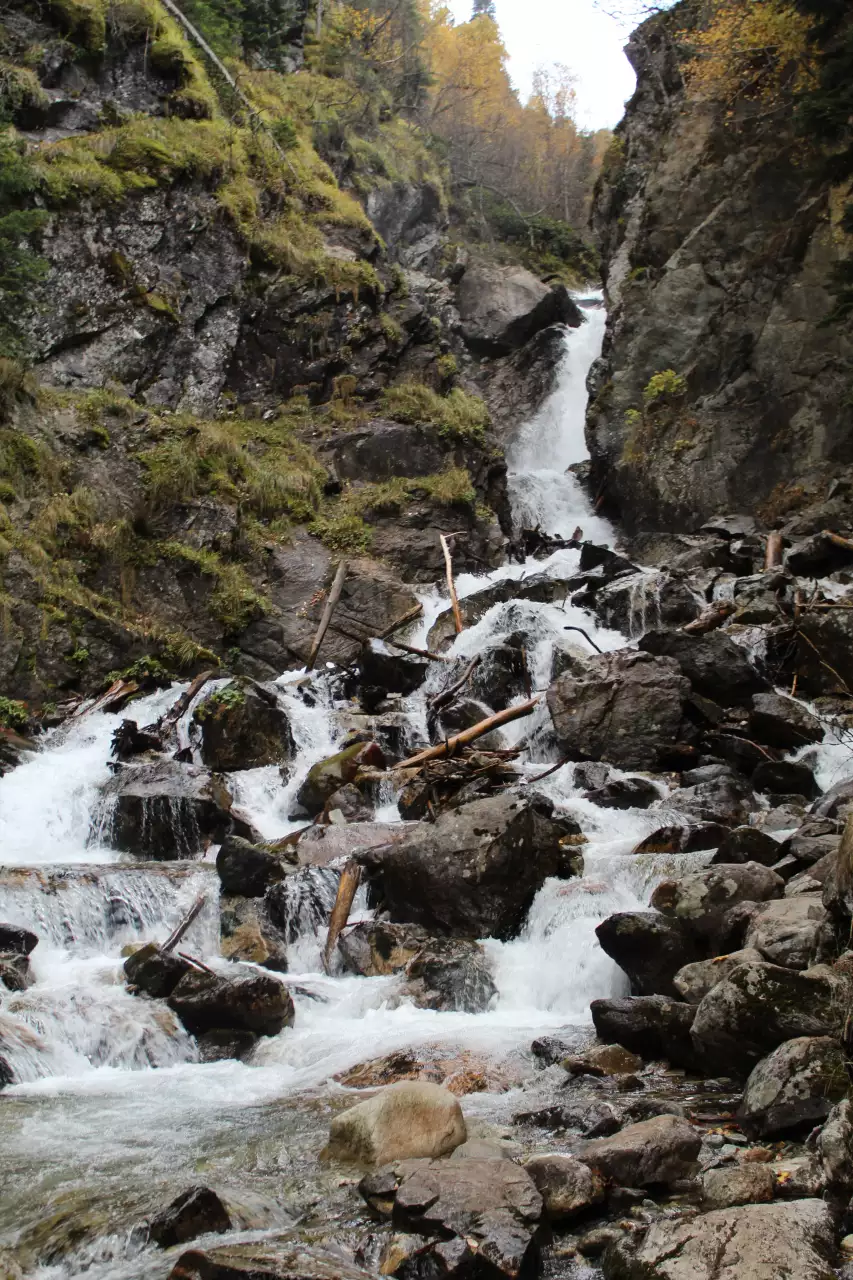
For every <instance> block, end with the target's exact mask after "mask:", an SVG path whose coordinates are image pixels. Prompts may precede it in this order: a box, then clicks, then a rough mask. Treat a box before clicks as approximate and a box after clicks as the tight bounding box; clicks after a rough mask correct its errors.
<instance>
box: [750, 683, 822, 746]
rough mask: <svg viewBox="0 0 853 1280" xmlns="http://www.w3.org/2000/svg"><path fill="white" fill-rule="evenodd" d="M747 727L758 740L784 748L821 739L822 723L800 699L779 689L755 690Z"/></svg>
mask: <svg viewBox="0 0 853 1280" xmlns="http://www.w3.org/2000/svg"><path fill="white" fill-rule="evenodd" d="M749 731H750V733H751V735H752V737H754V738H757V739H758V741H759V742H766V743H768V744H769V745H770V746H771V747H779V748H781V749H782V750H783V751H792V750H794V749H795V748H796V747H804V746H806V745H807V744H808V743H810V742H822V741H823V726H822V725H821V723H820V721H819V720H818V718H817V716H814V715H812V713H811V712H810V711H808V710H807V709H806V708H805V707H804V706H803V704H802V703H801V702H795V701H794V699H793V698H786V697H784V696H783V695H782V694H779V693H757V694H755V695H754V697H753V699H752V710H751V711H750V713H749Z"/></svg>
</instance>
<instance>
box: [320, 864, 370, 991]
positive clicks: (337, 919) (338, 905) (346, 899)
mask: <svg viewBox="0 0 853 1280" xmlns="http://www.w3.org/2000/svg"><path fill="white" fill-rule="evenodd" d="M360 883H361V867H360V866H359V864H358V863H357V862H356V861H355V860H354V859H353V858H350V860H349V861H348V862H347V863H345V864H344V869H343V871H342V872H341V878H340V881H339V883H338V893H337V897H336V898H335V905H334V906H333V907H332V914H331V915H330V916H329V932H328V934H327V935H326V945H325V947H324V949H323V971H324V973H328V972H329V969H330V966H331V963H332V956H333V954H334V951H335V947H336V946H337V945H338V938H339V937H340V936H341V930H342V929H343V928H344V927H345V925H346V922H347V920H349V913H350V911H351V910H352V903H353V899H354V897H355V894H356V890H357V889H358V886H359V884H360Z"/></svg>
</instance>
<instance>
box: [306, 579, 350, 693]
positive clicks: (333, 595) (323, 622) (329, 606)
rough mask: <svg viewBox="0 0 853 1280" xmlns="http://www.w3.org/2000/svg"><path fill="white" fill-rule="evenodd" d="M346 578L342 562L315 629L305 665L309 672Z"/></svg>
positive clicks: (312, 667) (312, 668)
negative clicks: (315, 632)
mask: <svg viewBox="0 0 853 1280" xmlns="http://www.w3.org/2000/svg"><path fill="white" fill-rule="evenodd" d="M346 576H347V562H346V560H342V561H341V563H340V564H339V565H338V571H337V573H336V574H335V580H334V582H333V583H332V589H331V591H330V592H329V598H328V600H327V601H326V607H325V609H324V610H323V616H322V618H321V619H320V625H319V627H318V628H317V634H316V635H315V636H314V642H313V644H312V645H311V652H310V653H309V654H308V662H307V664H306V666H307V668H308V670H309V671H313V670H314V663H315V662H316V661H317V654H318V653H319V652H320V645H321V644H322V643H323V639H324V637H325V635H326V632H327V631H328V630H329V623H330V622H331V621H332V614H333V613H334V612H335V606H336V605H337V603H338V601H339V600H340V598H341V592H342V591H343V589H344V579H345V578H346Z"/></svg>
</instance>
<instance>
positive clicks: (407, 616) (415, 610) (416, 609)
mask: <svg viewBox="0 0 853 1280" xmlns="http://www.w3.org/2000/svg"><path fill="white" fill-rule="evenodd" d="M423 611H424V607H423V605H422V604H416V605H413V606H412V608H411V609H407V610H406V612H405V613H404V614H403V616H402V618H398V619H397V621H396V622H392V623H391V625H390V627H386V628H385V630H384V631H380V632H378V634H377V636H376V639H377V640H384V639H385V637H386V636H391V635H393V634H394V632H395V631H399V630H400V628H401V627H405V626H407V625H408V624H409V623H410V622H414V620H415V618H419V617H420V616H421V614H422V613H423Z"/></svg>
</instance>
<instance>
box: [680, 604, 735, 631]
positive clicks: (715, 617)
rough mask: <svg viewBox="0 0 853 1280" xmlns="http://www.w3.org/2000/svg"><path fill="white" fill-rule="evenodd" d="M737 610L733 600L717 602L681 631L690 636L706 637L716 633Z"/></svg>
mask: <svg viewBox="0 0 853 1280" xmlns="http://www.w3.org/2000/svg"><path fill="white" fill-rule="evenodd" d="M735 608H736V606H735V603H734V601H733V600H717V601H716V602H715V603H714V604H712V605H711V607H710V608H709V609H704V610H703V611H702V613H700V614H699V617H698V618H694V619H693V621H692V622H688V623H687V624H686V626H683V627H682V628H681V630H682V631H683V632H684V633H685V635H688V636H704V635H706V634H707V632H709V631H716V629H717V627H721V626H722V625H723V623H724V622H725V620H726V618H730V617H731V616H732V614H733V613H734V611H735Z"/></svg>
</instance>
